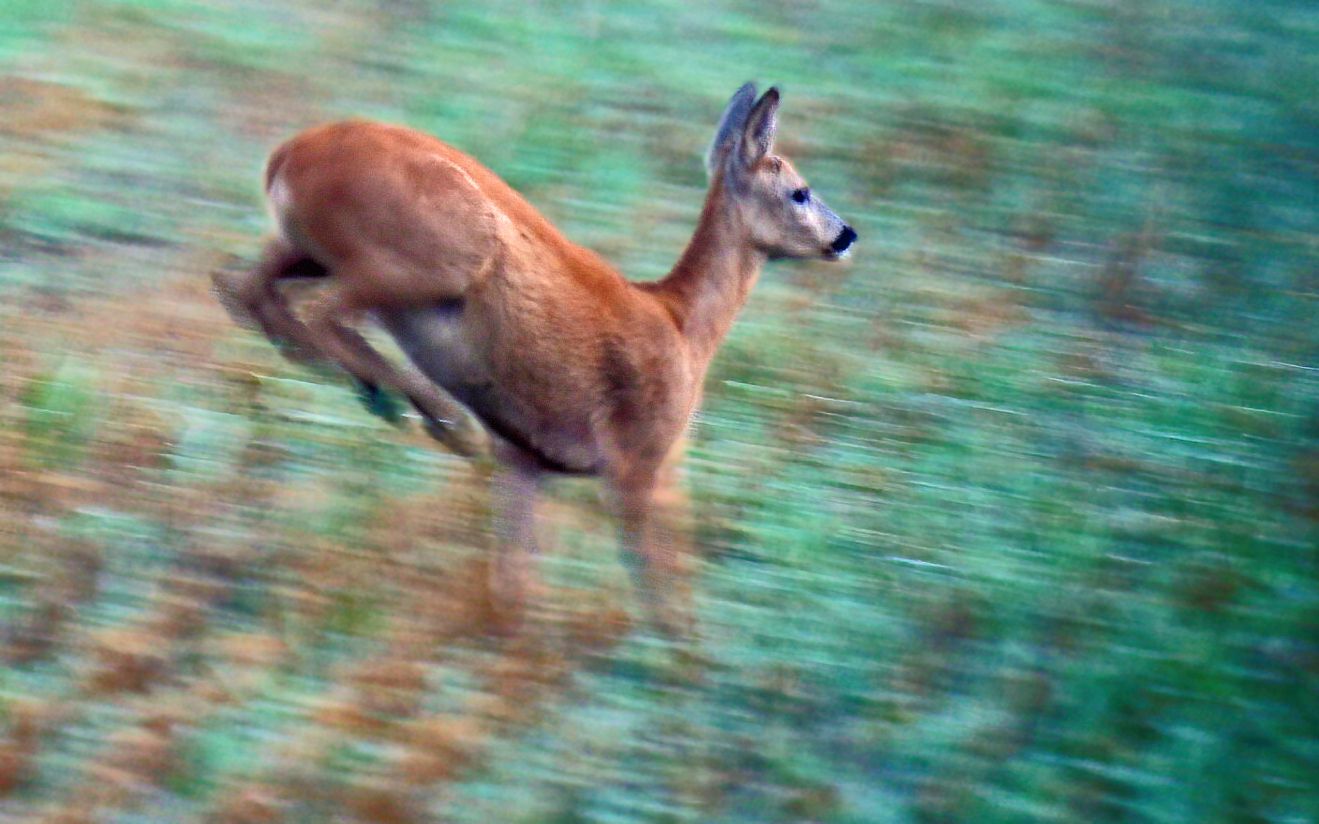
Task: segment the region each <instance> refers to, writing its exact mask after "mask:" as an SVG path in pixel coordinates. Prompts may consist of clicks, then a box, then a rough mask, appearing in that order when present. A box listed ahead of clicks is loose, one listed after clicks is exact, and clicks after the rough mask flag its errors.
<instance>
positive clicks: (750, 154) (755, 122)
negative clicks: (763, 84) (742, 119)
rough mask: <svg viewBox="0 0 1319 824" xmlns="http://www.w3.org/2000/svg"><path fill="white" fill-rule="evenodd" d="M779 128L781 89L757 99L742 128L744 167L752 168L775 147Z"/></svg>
mask: <svg viewBox="0 0 1319 824" xmlns="http://www.w3.org/2000/svg"><path fill="white" fill-rule="evenodd" d="M778 129H779V90H778V89H776V88H772V87H771V88H770V90H769V91H767V92H765V94H764V95H763V96H762V97H761V98H760V99H759V100H757V101H756V105H755V106H753V107H752V109H751V113H750V114H748V115H747V120H746V125H745V126H743V128H742V141H741V152H740V157H739V160H740V161H741V163H742V167H743V168H745V169H750V168H751V167H753V166H755V165H756V164H757V163H759V162H760V161H761V159H762V158H764V157H765V155H767V154H769V152H770V149H772V148H774V134H775V132H777V131H778Z"/></svg>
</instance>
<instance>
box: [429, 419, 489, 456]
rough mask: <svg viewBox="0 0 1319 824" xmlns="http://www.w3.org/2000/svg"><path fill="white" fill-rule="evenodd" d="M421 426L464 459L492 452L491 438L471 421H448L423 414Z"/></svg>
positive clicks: (483, 429) (482, 428)
mask: <svg viewBox="0 0 1319 824" xmlns="http://www.w3.org/2000/svg"><path fill="white" fill-rule="evenodd" d="M421 425H422V426H424V427H425V428H426V434H427V435H430V436H431V437H432V438H434V439H435V440H437V441H439V442H440V443H442V444H444V445H445V446H446V447H448V448H449V450H450V451H452V452H454V453H455V454H457V455H460V456H462V457H464V458H476V457H479V456H481V455H487V454H489V452H490V436H489V435H488V434H486V431H485V428H484V427H482V426H480V425H479V424H473V423H472V422H471V421H462V420H460V421H446V420H443V419H442V418H436V417H433V416H431V415H427V414H425V413H422V416H421Z"/></svg>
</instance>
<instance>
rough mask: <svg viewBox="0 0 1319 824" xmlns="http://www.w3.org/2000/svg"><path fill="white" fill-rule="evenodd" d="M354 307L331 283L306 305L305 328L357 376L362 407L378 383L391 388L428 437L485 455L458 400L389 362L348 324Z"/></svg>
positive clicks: (481, 437)
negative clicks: (409, 406)
mask: <svg viewBox="0 0 1319 824" xmlns="http://www.w3.org/2000/svg"><path fill="white" fill-rule="evenodd" d="M360 312H361V310H359V309H356V308H354V307H352V306H351V305H350V304H349V303H348V301H346V300H345V298H344V296H343V293H342V291H341V290H340V289H339V288H337V287H334V286H331V287H330V288H329V289H328V290H327V291H326V292H325V294H323V295H321V296H320V297H319V298H317V299H316V301H315V302H314V303H313V304H312V306H311V307H310V308H309V309H308V310H307V324H306V328H307V330H308V332H309V334H310V337H311V340H312V341H313V343H314V344H315V346H316V348H317V349H319V350H320V351H322V352H324V353H325V354H326V355H327V356H328V357H329V358H331V359H332V360H334V361H335V362H336V363H338V364H339V365H340V366H341V367H343V369H345V370H346V371H347V372H348V373H349V374H350V375H352V376H353V377H354V378H356V379H357V380H358V382H359V383H360V385H361V386H362V389H363V393H364V398H363V399H364V400H365V401H366V403H367V406H368V408H372V409H373V411H374V405H376V404H378V402H379V398H378V397H377V395H376V393H378V392H380V389H379V387H381V386H386V387H391V388H393V389H395V390H397V391H399V392H402V393H403V394H404V395H405V396H406V397H407V399H408V400H409V401H410V402H411V403H412V405H413V406H414V407H415V408H416V409H417V411H418V412H419V413H420V414H421V416H422V421H423V423H424V424H425V427H426V431H427V432H428V433H429V434H430V436H431V437H432V438H435V440H437V441H439V442H441V443H443V444H444V445H445V446H447V447H448V448H449V449H451V450H453V451H454V452H456V453H457V454H459V455H462V456H464V457H469V458H471V457H477V456H480V455H486V454H489V451H490V436H489V434H488V433H487V432H486V430H485V428H484V427H482V426H481V425H480V424H479V423H476V422H475V421H474V420H473V419H472V417H471V416H470V415H469V414H468V412H467V410H466V409H464V408H463V406H462V404H460V403H458V401H456V400H455V399H454V398H452V397H451V396H450V395H449V394H448V393H446V392H445V391H443V390H442V389H440V388H439V387H438V386H436V385H435V384H434V383H432V382H430V381H429V380H427V379H426V378H425V377H424V376H423V375H421V374H420V373H419V372H417V371H415V370H413V369H409V368H400V367H399V366H397V365H395V364H393V363H390V362H389V361H388V360H386V359H385V357H384V356H383V355H381V354H380V353H379V352H377V351H376V350H375V349H374V348H373V347H372V346H371V344H369V343H368V342H367V341H366V339H365V338H363V337H362V336H361V334H359V333H358V332H357V331H356V330H355V329H353V328H352V326H351V323H352V322H353V321H354V320H355V319H356V316H357V315H359V314H360Z"/></svg>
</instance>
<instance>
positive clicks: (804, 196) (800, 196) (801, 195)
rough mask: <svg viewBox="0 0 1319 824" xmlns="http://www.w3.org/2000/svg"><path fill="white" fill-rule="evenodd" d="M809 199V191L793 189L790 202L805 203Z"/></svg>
mask: <svg viewBox="0 0 1319 824" xmlns="http://www.w3.org/2000/svg"><path fill="white" fill-rule="evenodd" d="M810 199H811V190H810V189H793V190H792V202H793V203H805V202H806V201H808V200H810Z"/></svg>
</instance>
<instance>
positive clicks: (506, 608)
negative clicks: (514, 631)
mask: <svg viewBox="0 0 1319 824" xmlns="http://www.w3.org/2000/svg"><path fill="white" fill-rule="evenodd" d="M497 457H498V460H497V461H496V463H495V469H494V473H493V475H492V476H491V479H490V492H491V497H492V499H493V507H492V513H491V514H492V515H493V517H494V533H495V551H494V557H493V558H492V559H491V563H490V579H489V582H488V586H489V589H490V603H491V606H492V607H493V608H494V612H495V614H496V615H497V616H498V618H499V620H500V622H501V623H502V624H503V625H504V626H506V627H516V625H517V624H518V623H520V622H521V620H522V617H523V614H524V613H525V610H526V598H527V591H528V589H529V587H530V585H531V581H532V577H533V572H532V569H531V566H532V564H533V563H534V561H535V556H536V555H537V548H536V529H535V508H536V496H537V494H538V493H539V492H540V480H541V476H542V472H541V470H540V468H539V467H537V466H535V465H534V464H533V463H532V462H531V461H530V460H529V459H527V458H526V457H525V456H523V455H521V454H519V453H518V451H517V450H516V448H515V447H512V446H507V445H503V446H501V447H500V449H499V450H498V454H497Z"/></svg>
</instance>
